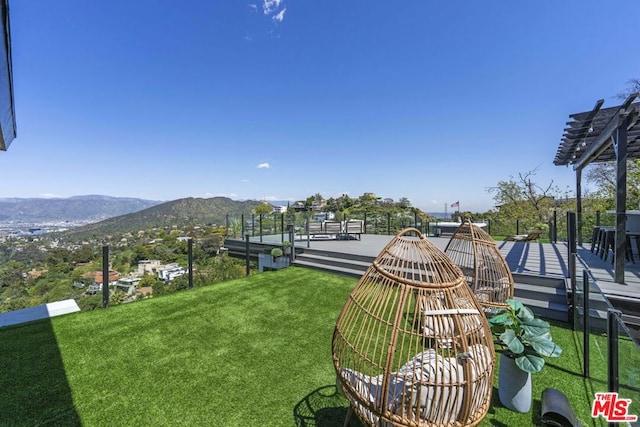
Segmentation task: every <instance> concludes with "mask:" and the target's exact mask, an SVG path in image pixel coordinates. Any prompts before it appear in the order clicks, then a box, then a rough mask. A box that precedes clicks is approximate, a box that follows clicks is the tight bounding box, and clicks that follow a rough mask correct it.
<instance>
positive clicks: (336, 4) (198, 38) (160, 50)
mask: <svg viewBox="0 0 640 427" xmlns="http://www.w3.org/2000/svg"><path fill="white" fill-rule="evenodd" d="M10 7H11V10H10V13H11V30H12V41H13V45H12V48H13V71H14V86H15V103H16V116H17V126H18V138H17V139H16V140H15V141H14V142H13V143H12V145H11V146H10V147H9V150H8V151H7V152H3V153H0V169H1V170H2V171H3V174H4V175H5V176H6V177H8V178H6V179H5V180H4V184H3V186H2V187H0V197H41V196H59V197H69V196H74V195H82V194H105V195H111V196H127V197H140V198H146V199H154V200H173V199H178V198H182V197H190V196H193V197H210V196H217V195H224V196H228V197H231V198H234V199H265V198H266V199H270V200H286V199H292V200H294V199H301V198H305V197H307V196H309V195H313V194H315V193H321V194H322V195H323V196H325V197H337V196H339V195H341V194H343V193H347V194H349V195H350V196H352V197H357V196H359V195H361V194H363V193H364V192H374V193H376V194H377V195H378V196H381V197H391V198H393V199H396V200H397V199H399V198H401V197H407V198H409V200H410V201H411V202H412V204H413V205H414V206H417V207H419V208H421V209H424V210H426V211H441V210H442V209H443V207H444V205H445V204H447V205H450V204H451V203H453V202H455V201H457V200H459V201H460V207H461V209H463V210H467V209H469V210H473V211H485V210H488V209H489V208H491V206H492V205H493V203H492V202H493V200H492V196H491V194H490V193H488V192H487V188H488V187H492V186H495V185H496V184H497V182H498V181H501V180H507V179H509V177H510V176H517V174H518V173H519V172H527V171H529V170H533V169H536V168H537V169H538V173H537V176H536V178H537V180H538V182H540V183H541V184H545V185H546V184H548V183H550V182H551V180H553V181H554V183H555V184H557V185H558V186H559V187H560V189H561V194H562V195H564V192H565V190H566V188H567V186H569V187H570V189H573V187H574V181H575V175H574V173H573V171H572V169H569V168H565V167H557V166H554V165H553V158H554V156H555V152H556V150H557V148H558V144H559V142H560V138H561V136H562V132H563V129H564V126H565V123H566V121H567V120H568V116H569V114H571V113H575V112H580V111H585V110H590V109H591V108H592V107H593V105H594V104H595V102H596V100H598V99H600V98H604V99H605V106H612V105H615V104H616V103H618V102H619V101H618V100H617V99H616V98H615V96H616V94H618V93H620V92H621V91H623V90H624V89H625V87H626V85H627V82H628V81H629V79H632V78H640V56H639V55H637V54H635V52H636V50H637V49H636V47H635V46H636V44H637V43H636V41H637V39H638V35H639V29H638V23H637V22H638V21H637V18H638V16H640V2H638V1H637V0H624V1H613V2H603V1H600V0H598V1H591V0H581V1H552V0H546V1H536V2H512V1H506V0H505V1H492V2H477V1H447V2H444V1H437V2H436V1H404V2H393V3H392V2H377V1H371V0H367V1H362V0H352V1H332V0H324V1H316V0H282V1H276V0H271V1H262V2H258V1H250V0H248V1H230V0H229V1H214V0H206V1H205V0H201V1H189V0H185V1H184V2H174V1H172V2H169V1H160V0H154V1H151V0H149V1H146V0H137V1H129V0H127V1H121V0H114V1H109V2H95V1H89V2H88V1H85V0H59V1H56V2H52V1H49V0H28V1H17V0H13V1H11V2H10ZM587 187H589V186H587Z"/></svg>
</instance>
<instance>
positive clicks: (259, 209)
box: [253, 203, 273, 215]
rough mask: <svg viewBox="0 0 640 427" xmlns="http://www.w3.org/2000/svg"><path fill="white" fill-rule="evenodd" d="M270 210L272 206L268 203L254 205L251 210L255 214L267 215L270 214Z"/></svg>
mask: <svg viewBox="0 0 640 427" xmlns="http://www.w3.org/2000/svg"><path fill="white" fill-rule="evenodd" d="M272 210H273V208H272V207H271V205H270V204H269V203H261V204H260V205H258V206H256V207H255V209H254V210H253V211H254V212H255V214H256V215H261V214H262V215H267V214H270V213H271V211H272Z"/></svg>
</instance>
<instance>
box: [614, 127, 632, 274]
mask: <svg viewBox="0 0 640 427" xmlns="http://www.w3.org/2000/svg"><path fill="white" fill-rule="evenodd" d="M628 120H629V119H628V117H626V116H625V118H624V119H623V120H621V123H620V126H618V129H616V131H615V132H614V133H613V135H612V138H613V147H614V149H615V151H616V239H615V245H616V249H615V256H614V259H615V272H614V280H615V282H616V283H622V284H624V262H625V260H626V259H627V207H626V204H627V125H628Z"/></svg>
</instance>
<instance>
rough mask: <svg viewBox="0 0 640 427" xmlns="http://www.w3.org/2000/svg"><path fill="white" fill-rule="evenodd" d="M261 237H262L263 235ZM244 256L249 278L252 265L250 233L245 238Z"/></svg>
mask: <svg viewBox="0 0 640 427" xmlns="http://www.w3.org/2000/svg"><path fill="white" fill-rule="evenodd" d="M260 237H262V235H261V236H260ZM244 255H245V260H244V263H245V269H246V273H247V276H248V275H249V274H251V268H250V265H249V234H248V233H247V235H246V236H245V242H244Z"/></svg>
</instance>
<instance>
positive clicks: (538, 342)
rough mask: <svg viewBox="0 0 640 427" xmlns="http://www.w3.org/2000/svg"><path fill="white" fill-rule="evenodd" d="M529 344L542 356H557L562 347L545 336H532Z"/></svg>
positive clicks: (560, 352)
mask: <svg viewBox="0 0 640 427" xmlns="http://www.w3.org/2000/svg"><path fill="white" fill-rule="evenodd" d="M529 344H531V347H532V348H533V349H534V350H535V351H537V352H538V353H540V354H541V355H542V356H547V357H558V356H560V355H561V354H562V349H561V348H560V347H558V345H557V344H555V343H554V342H553V341H551V340H550V339H548V338H547V337H532V338H530V339H529Z"/></svg>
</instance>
